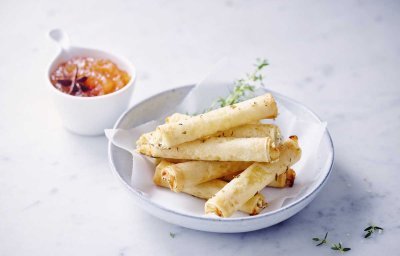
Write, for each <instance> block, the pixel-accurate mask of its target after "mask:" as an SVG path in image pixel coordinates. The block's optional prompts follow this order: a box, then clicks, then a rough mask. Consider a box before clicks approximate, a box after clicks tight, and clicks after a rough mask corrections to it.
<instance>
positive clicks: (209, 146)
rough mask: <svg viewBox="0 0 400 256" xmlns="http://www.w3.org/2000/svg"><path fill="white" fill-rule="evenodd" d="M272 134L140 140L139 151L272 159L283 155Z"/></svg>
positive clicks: (192, 156) (223, 158)
mask: <svg viewBox="0 0 400 256" xmlns="http://www.w3.org/2000/svg"><path fill="white" fill-rule="evenodd" d="M274 146H275V143H274V142H273V141H272V140H271V138H269V137H264V138H232V137H219V138H218V137H217V138H216V137H211V138H208V139H203V140H195V141H191V142H186V143H183V144H181V145H178V146H175V147H170V148H162V147H159V146H158V145H155V144H150V143H145V144H138V145H137V151H138V152H139V153H141V154H144V155H148V156H151V157H160V158H173V159H191V160H204V161H243V162H270V161H272V160H275V159H277V158H278V157H279V150H278V149H277V148H275V147H274Z"/></svg>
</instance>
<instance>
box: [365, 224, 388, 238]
mask: <svg viewBox="0 0 400 256" xmlns="http://www.w3.org/2000/svg"><path fill="white" fill-rule="evenodd" d="M376 231H377V232H382V231H383V228H381V227H378V226H374V225H371V226H369V227H367V228H366V229H364V232H367V233H366V234H365V235H364V238H368V237H370V236H371V235H372V234H373V233H374V232H376Z"/></svg>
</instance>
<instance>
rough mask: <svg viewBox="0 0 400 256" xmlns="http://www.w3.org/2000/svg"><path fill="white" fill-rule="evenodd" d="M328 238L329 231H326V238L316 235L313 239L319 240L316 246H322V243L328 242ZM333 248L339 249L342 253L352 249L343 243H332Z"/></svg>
mask: <svg viewBox="0 0 400 256" xmlns="http://www.w3.org/2000/svg"><path fill="white" fill-rule="evenodd" d="M327 238H328V232H326V234H325V236H324V238H319V237H314V238H313V239H312V240H313V241H316V242H318V244H317V245H316V246H320V245H323V244H327V243H328V240H327ZM331 249H332V250H335V251H339V252H341V253H344V252H347V251H350V250H351V248H349V247H343V246H342V243H337V244H332V245H331Z"/></svg>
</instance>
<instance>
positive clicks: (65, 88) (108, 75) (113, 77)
mask: <svg viewBox="0 0 400 256" xmlns="http://www.w3.org/2000/svg"><path fill="white" fill-rule="evenodd" d="M130 79H131V77H130V75H129V74H128V73H127V72H125V71H123V70H121V69H119V68H118V66H117V65H116V64H115V63H113V62H112V61H110V60H107V59H95V58H91V57H77V58H73V59H71V60H68V61H66V62H63V63H61V64H60V65H58V66H57V68H56V69H55V70H54V71H53V72H52V73H51V75H50V80H51V83H52V84H53V85H54V87H55V88H57V89H58V90H60V91H61V92H63V93H67V94H69V95H73V96H82V97H92V96H100V95H105V94H109V93H112V92H115V91H118V90H119V89H121V88H123V87H124V86H125V85H127V84H128V83H129V80H130Z"/></svg>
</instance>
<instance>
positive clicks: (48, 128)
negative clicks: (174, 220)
mask: <svg viewBox="0 0 400 256" xmlns="http://www.w3.org/2000/svg"><path fill="white" fill-rule="evenodd" d="M399 11H400V3H399V2H398V1H127V0H125V1H85V2H83V1H77V0H69V1H63V2H61V1H50V0H47V1H29V2H28V1H25V2H23V1H11V0H6V1H1V3H0V46H1V47H0V89H1V90H0V140H1V143H0V255H180V254H182V255H188V254H189V255H204V254H215V253H218V254H219V255H233V254H235V255H250V254H251V255H266V254H269V255H276V254H278V253H279V254H280V255H298V254H300V253H302V254H304V255H335V254H336V253H337V252H335V251H332V250H330V249H329V247H327V246H325V247H315V243H313V241H312V240H311V238H312V237H315V236H322V235H323V234H325V232H327V231H328V232H329V238H330V240H331V241H332V242H339V241H342V242H343V243H344V245H345V246H349V247H351V248H352V250H351V251H350V252H348V253H347V254H346V255H377V254H378V253H379V254H386V255H395V254H396V253H398V251H399V250H398V249H399V245H398V237H399V236H400V224H399V221H398V217H399V214H400V197H399V193H398V192H399V188H398V175H397V172H398V171H399V166H400V161H399V157H398V156H399V154H400V149H399V146H400V133H399V130H400V84H399V79H400V75H399V67H400V36H399V25H400V16H399ZM55 27H60V28H63V29H65V30H66V31H68V33H69V34H70V37H71V40H72V42H73V43H74V44H76V45H82V46H92V47H97V48H101V49H105V50H111V51H112V52H115V53H117V54H121V55H124V56H126V57H127V58H129V59H130V60H131V61H132V62H133V63H134V64H135V65H136V66H137V69H138V80H137V83H136V90H135V92H134V96H133V99H132V104H135V103H137V102H138V101H140V100H142V99H145V98H147V97H149V96H151V95H153V94H155V93H157V92H160V91H163V90H167V89H169V88H173V87H177V86H182V85H185V84H190V83H195V82H197V81H199V80H200V79H201V78H202V77H204V75H205V74H206V73H207V72H208V71H209V70H210V68H211V67H212V65H213V64H214V63H215V62H216V61H218V60H219V59H220V58H221V57H223V56H226V55H232V54H234V55H237V56H249V55H251V56H259V57H266V58H268V60H269V62H270V63H271V66H270V67H268V70H267V71H266V81H265V82H266V85H267V87H269V88H271V89H272V90H275V91H278V92H280V93H283V94H285V95H287V96H289V97H292V98H295V99H297V100H298V101H300V102H303V103H304V104H305V105H307V106H308V107H310V108H311V109H313V110H314V111H315V112H316V113H317V114H318V115H319V116H320V117H321V118H322V119H323V120H326V121H327V122H328V129H329V130H330V132H331V134H332V137H333V140H334V144H335V149H336V159H335V166H334V170H333V175H332V176H331V179H330V180H329V182H328V184H327V186H326V187H325V188H324V189H323V191H322V192H321V194H320V195H319V196H318V197H317V199H315V200H314V201H313V202H312V203H311V204H310V205H309V206H308V207H307V208H306V209H304V210H303V211H301V212H300V213H299V214H297V215H296V216H294V217H292V218H290V219H289V220H287V221H285V222H282V223H280V224H278V225H275V226H273V227H271V228H268V229H264V230H261V231H256V232H250V233H243V234H212V233H204V232H199V231H192V230H188V229H185V228H180V227H178V226H174V225H171V224H168V223H165V222H163V221H160V220H158V219H155V218H153V217H151V216H149V215H148V214H147V213H145V212H144V211H142V210H141V209H139V208H137V207H136V206H135V205H134V204H133V203H132V198H131V195H129V193H128V192H127V191H126V189H125V188H124V187H122V185H121V184H120V183H119V181H118V180H117V179H116V178H115V177H114V176H113V175H112V174H111V171H110V170H109V166H108V162H107V161H108V160H107V141H106V139H105V137H92V138H90V137H80V136H76V135H73V134H70V133H69V132H67V131H65V130H64V129H63V128H62V126H61V123H60V120H59V118H58V114H57V113H56V112H55V110H54V109H53V105H52V102H51V99H50V97H49V95H48V94H47V91H46V87H45V84H46V76H45V73H46V70H47V65H48V64H49V62H50V61H51V60H52V58H53V56H55V54H56V53H57V47H56V45H54V44H53V43H52V42H51V41H50V40H49V39H48V38H47V37H46V33H47V32H48V31H49V30H50V29H52V28H55ZM370 223H373V224H377V225H380V226H382V227H384V228H385V231H384V233H383V234H381V235H377V236H373V237H372V238H371V239H368V240H367V239H364V238H363V237H362V235H363V232H362V230H363V229H364V228H365V227H366V226H368V225H369V224H370ZM170 232H173V233H175V234H176V236H175V237H174V238H172V237H170Z"/></svg>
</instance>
